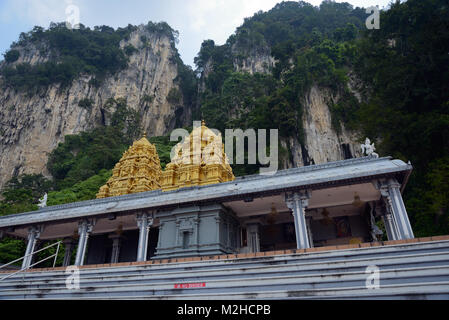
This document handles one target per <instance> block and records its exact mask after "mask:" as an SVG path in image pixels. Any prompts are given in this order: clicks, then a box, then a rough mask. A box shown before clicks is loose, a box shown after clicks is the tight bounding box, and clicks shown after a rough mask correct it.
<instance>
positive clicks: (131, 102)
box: [0, 26, 191, 188]
mask: <svg viewBox="0 0 449 320" xmlns="http://www.w3.org/2000/svg"><path fill="white" fill-rule="evenodd" d="M142 36H144V37H142ZM144 38H145V39H147V41H146V43H143V42H142V39H144ZM129 44H131V45H132V46H134V47H135V48H136V49H137V50H136V51H135V52H134V53H133V54H132V55H130V57H129V62H128V65H127V67H126V68H125V69H124V70H122V71H120V72H118V73H116V74H115V75H113V76H109V77H107V78H106V79H105V80H104V81H103V82H102V83H101V85H100V86H94V85H93V84H92V82H90V80H91V79H92V76H90V75H81V76H80V77H78V78H77V79H75V80H74V81H73V82H72V83H71V85H69V86H68V87H65V88H64V87H61V86H60V85H50V86H48V87H47V88H46V89H45V90H43V91H41V92H40V93H39V94H36V95H31V96H30V95H29V94H27V93H25V92H17V91H15V90H13V89H11V88H6V89H5V88H1V89H0V106H1V108H0V188H1V187H2V186H3V185H4V184H5V182H7V181H8V180H9V179H10V178H11V177H13V176H14V175H17V174H24V173H43V174H44V175H48V172H47V170H46V163H47V158H48V155H49V153H50V152H51V151H52V150H53V149H54V148H55V147H56V146H57V145H58V143H60V142H61V141H63V139H64V136H65V135H68V134H76V133H79V132H81V131H85V130H88V129H91V128H94V127H96V126H98V125H101V124H105V123H107V122H108V121H109V119H108V117H109V116H110V115H111V113H112V112H113V111H114V110H105V108H104V104H105V102H106V101H107V100H108V99H109V98H126V99H127V104H128V106H129V107H130V108H133V109H134V110H136V111H138V112H139V113H140V115H141V118H142V127H143V129H144V130H146V131H147V132H148V134H150V135H163V134H165V133H167V132H169V131H170V130H171V129H173V128H174V127H175V126H176V125H184V124H188V123H190V122H191V119H190V116H191V110H190V107H189V106H185V105H184V103H183V101H182V100H183V99H182V98H181V100H180V101H178V102H177V103H173V102H169V101H167V96H168V95H169V92H170V90H171V89H172V88H176V89H179V84H178V82H177V81H176V78H177V76H178V69H177V64H176V60H175V59H173V57H174V56H175V54H176V52H175V50H174V49H173V48H172V47H171V44H170V40H169V38H168V37H167V36H164V35H161V34H158V33H152V32H150V31H148V30H147V29H145V27H144V26H139V27H138V28H137V29H136V30H135V31H134V32H132V33H131V35H130V37H129V39H127V40H122V42H121V43H120V46H121V47H122V48H123V47H125V46H127V45H129ZM15 49H17V50H19V51H20V58H19V60H18V61H16V62H15V63H16V64H17V63H22V62H27V63H30V64H36V63H41V62H44V61H46V60H47V59H48V56H46V55H45V54H42V53H41V52H45V50H43V51H42V50H41V51H38V50H36V48H34V47H33V46H32V45H30V46H27V47H26V48H25V47H16V48H15ZM4 63H5V62H3V63H2V64H4ZM0 67H1V65H0ZM149 97H150V98H149ZM82 99H90V100H91V101H92V105H91V107H90V108H82V107H80V106H79V105H78V104H79V101H80V100H82ZM177 122H178V123H177Z"/></svg>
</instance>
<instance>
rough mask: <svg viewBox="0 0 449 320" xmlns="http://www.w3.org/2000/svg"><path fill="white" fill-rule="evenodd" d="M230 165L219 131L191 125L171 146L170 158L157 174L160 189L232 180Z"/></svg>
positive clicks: (203, 123)
mask: <svg viewBox="0 0 449 320" xmlns="http://www.w3.org/2000/svg"><path fill="white" fill-rule="evenodd" d="M234 179H235V177H234V174H233V173H232V168H231V166H230V165H229V160H228V158H227V156H226V154H225V152H224V145H223V143H222V139H221V134H220V133H219V132H217V133H215V132H214V131H212V130H211V129H209V128H207V127H206V125H205V122H204V121H202V123H201V127H197V128H194V129H193V130H192V132H191V133H190V135H189V136H188V137H186V138H185V139H184V141H183V142H180V143H178V144H177V145H176V146H175V148H174V157H172V161H171V162H170V163H169V164H167V166H166V168H165V171H164V172H162V176H161V187H162V191H170V190H175V189H178V188H184V187H191V186H202V185H208V184H214V183H221V182H226V181H232V180H234Z"/></svg>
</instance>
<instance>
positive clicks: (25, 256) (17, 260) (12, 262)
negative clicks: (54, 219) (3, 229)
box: [0, 241, 62, 281]
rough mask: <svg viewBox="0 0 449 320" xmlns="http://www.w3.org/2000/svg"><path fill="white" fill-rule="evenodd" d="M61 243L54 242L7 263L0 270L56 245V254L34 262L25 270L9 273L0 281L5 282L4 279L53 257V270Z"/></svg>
mask: <svg viewBox="0 0 449 320" xmlns="http://www.w3.org/2000/svg"><path fill="white" fill-rule="evenodd" d="M61 243H62V241H58V242H55V243H53V244H51V245H49V246H46V247H45V248H42V249H39V250H37V251H34V252H31V253H29V254H26V255H24V256H23V257H21V258H19V259H16V260H14V261H11V262H9V263H7V264H4V265H2V266H1V267H0V270H1V269H2V268H6V267H7V266H9V265H12V264H14V263H16V262H19V261H20V260H22V259H25V258H27V257H29V256H33V254H35V253H38V252H41V251H44V250H46V249H48V248H51V247H54V246H56V245H57V248H56V253H54V254H52V255H51V256H48V257H47V258H44V259H42V260H40V261H38V262H35V263H33V264H32V265H30V266H28V267H25V268H22V269H20V270H17V271H16V272H13V273H10V274H8V275H7V276H6V277H3V278H1V279H0V281H2V280H5V279H7V278H9V277H12V276H13V275H15V274H17V273H19V272H22V271H25V270H28V269H30V268H32V267H34V266H35V265H38V264H39V263H42V262H44V261H47V260H49V259H51V258H53V257H54V258H55V259H54V261H53V268H54V267H55V265H56V258H57V257H58V253H59V247H60V245H61Z"/></svg>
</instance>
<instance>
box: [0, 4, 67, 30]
mask: <svg viewBox="0 0 449 320" xmlns="http://www.w3.org/2000/svg"><path fill="white" fill-rule="evenodd" d="M66 6H67V4H66V3H65V2H64V1H60V0H14V1H7V2H6V3H5V4H4V7H3V9H2V15H1V18H0V19H1V20H2V21H3V22H7V23H11V22H14V21H16V22H18V23H27V24H32V25H40V26H48V25H49V23H50V22H51V21H64V20H65V7H66Z"/></svg>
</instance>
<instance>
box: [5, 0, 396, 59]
mask: <svg viewBox="0 0 449 320" xmlns="http://www.w3.org/2000/svg"><path fill="white" fill-rule="evenodd" d="M279 2H280V1H279V0H188V1H185V0H163V1H162V0H127V1H122V0H95V1H92V0H0V53H4V52H5V51H7V50H8V49H9V46H10V45H11V43H12V42H13V41H17V40H18V38H19V35H20V33H21V32H28V31H30V30H31V29H32V28H33V27H34V26H36V25H39V26H42V27H45V28H47V27H48V26H49V25H50V22H62V21H66V19H67V14H66V9H67V7H68V6H69V5H74V6H76V7H77V8H79V12H80V21H81V23H82V24H84V25H85V26H88V27H93V26H96V25H108V26H111V27H114V28H117V27H124V26H127V25H128V24H133V25H138V24H141V23H147V22H148V21H153V22H159V21H166V22H167V23H168V24H169V25H170V26H171V27H172V28H173V29H176V30H178V31H179V33H180V36H179V44H178V46H177V47H178V50H179V52H180V54H181V57H182V59H183V61H184V63H186V64H189V65H191V66H192V67H193V66H194V64H193V59H194V57H195V56H196V55H197V53H198V51H199V49H200V46H201V43H202V42H203V40H205V39H212V40H214V41H215V43H216V44H223V43H224V42H225V41H226V39H227V38H228V37H229V36H230V35H231V34H232V33H234V31H235V29H236V28H237V27H238V26H240V25H241V24H242V23H243V20H244V18H245V17H251V16H252V15H253V14H254V13H256V12H257V11H259V10H262V11H267V10H270V9H271V8H272V7H274V6H275V5H276V3H279ZM306 2H309V3H311V4H313V5H319V4H320V3H321V0H306ZM336 2H349V3H351V4H352V5H353V6H354V7H357V6H358V7H369V6H373V5H378V6H379V7H380V8H384V7H386V6H387V5H388V3H389V2H391V0H346V1H336ZM367 17H368V15H367ZM0 59H3V57H1V58H0Z"/></svg>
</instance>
